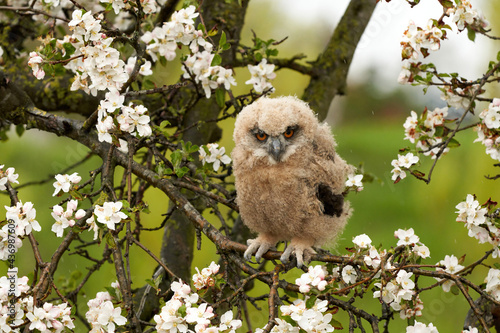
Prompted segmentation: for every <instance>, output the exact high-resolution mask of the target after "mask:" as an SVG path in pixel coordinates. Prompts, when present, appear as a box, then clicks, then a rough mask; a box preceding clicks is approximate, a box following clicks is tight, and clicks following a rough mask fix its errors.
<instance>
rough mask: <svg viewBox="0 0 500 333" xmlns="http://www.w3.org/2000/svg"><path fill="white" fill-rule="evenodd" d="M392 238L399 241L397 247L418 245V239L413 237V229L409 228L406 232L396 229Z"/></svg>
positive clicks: (415, 236)
mask: <svg viewBox="0 0 500 333" xmlns="http://www.w3.org/2000/svg"><path fill="white" fill-rule="evenodd" d="M394 237H396V238H398V239H399V240H398V243H397V246H401V245H413V244H416V243H418V241H419V240H420V239H419V237H418V236H417V235H415V232H414V231H413V228H410V229H408V230H404V229H398V230H396V231H395V232H394Z"/></svg>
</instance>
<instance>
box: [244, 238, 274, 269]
mask: <svg viewBox="0 0 500 333" xmlns="http://www.w3.org/2000/svg"><path fill="white" fill-rule="evenodd" d="M247 244H248V248H247V250H246V251H245V253H244V254H243V257H244V258H245V259H246V260H247V261H250V260H251V259H252V255H253V254H254V253H255V261H257V263H259V262H260V260H261V259H262V256H263V255H264V254H265V253H266V252H267V251H268V250H269V249H270V248H272V247H273V246H274V244H272V243H269V242H266V241H263V240H262V239H259V238H256V239H249V240H248V241H247Z"/></svg>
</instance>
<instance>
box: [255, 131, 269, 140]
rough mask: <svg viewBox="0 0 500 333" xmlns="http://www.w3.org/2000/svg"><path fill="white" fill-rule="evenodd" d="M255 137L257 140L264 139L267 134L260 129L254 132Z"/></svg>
mask: <svg viewBox="0 0 500 333" xmlns="http://www.w3.org/2000/svg"><path fill="white" fill-rule="evenodd" d="M255 137H256V138H257V140H259V141H264V140H266V139H267V134H266V133H264V132H262V131H259V132H257V133H256V134H255Z"/></svg>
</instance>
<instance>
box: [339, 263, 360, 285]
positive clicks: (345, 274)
mask: <svg viewBox="0 0 500 333" xmlns="http://www.w3.org/2000/svg"><path fill="white" fill-rule="evenodd" d="M357 278H358V274H357V273H356V270H355V269H354V267H352V266H351V265H346V266H345V267H344V268H343V269H342V280H344V282H345V283H347V284H353V283H355V282H356V280H357Z"/></svg>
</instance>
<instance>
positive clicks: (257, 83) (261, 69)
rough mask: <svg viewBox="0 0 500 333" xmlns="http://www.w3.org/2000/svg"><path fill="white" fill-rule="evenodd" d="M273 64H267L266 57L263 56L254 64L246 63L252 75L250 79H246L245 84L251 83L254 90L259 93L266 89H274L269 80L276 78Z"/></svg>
mask: <svg viewBox="0 0 500 333" xmlns="http://www.w3.org/2000/svg"><path fill="white" fill-rule="evenodd" d="M274 67H275V66H274V65H273V64H268V63H267V59H266V58H264V59H262V61H261V62H260V63H259V64H258V65H256V66H252V65H248V71H249V72H250V75H251V76H252V77H251V78H250V80H248V81H246V82H245V84H251V85H253V88H254V89H255V91H256V92H257V93H259V94H261V93H263V92H264V91H266V90H270V91H271V92H273V91H274V87H273V85H272V84H271V83H270V82H269V81H271V80H274V78H276V73H274Z"/></svg>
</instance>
